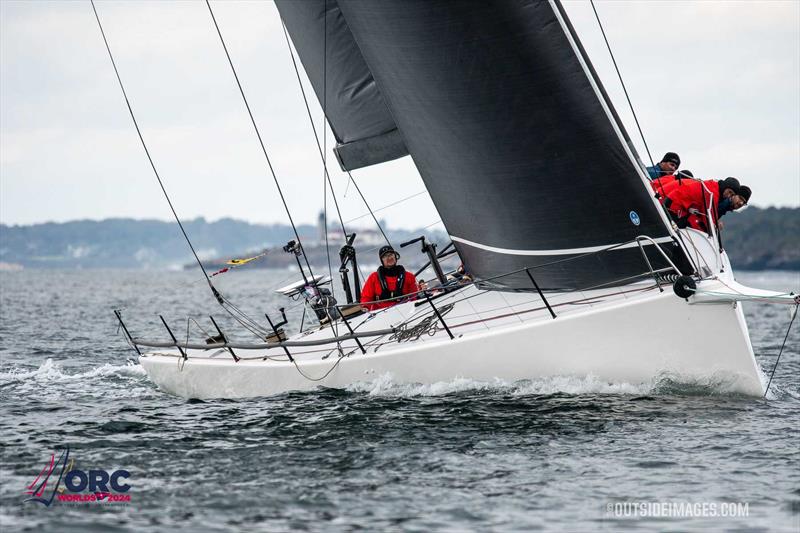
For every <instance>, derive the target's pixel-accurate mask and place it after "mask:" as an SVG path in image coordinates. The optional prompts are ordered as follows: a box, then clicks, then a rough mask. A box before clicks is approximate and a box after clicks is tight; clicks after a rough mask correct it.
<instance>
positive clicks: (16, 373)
mask: <svg viewBox="0 0 800 533" xmlns="http://www.w3.org/2000/svg"><path fill="white" fill-rule="evenodd" d="M109 376H119V377H142V376H145V371H144V368H142V366H141V365H139V364H134V363H128V364H124V365H111V364H108V363H106V364H103V365H100V366H98V367H95V368H92V369H90V370H87V371H85V372H77V373H74V374H71V373H68V372H65V370H64V368H63V367H62V366H61V364H59V363H57V362H55V361H53V360H52V359H49V358H48V359H46V360H45V361H44V363H42V364H41V365H40V366H39V368H37V369H35V370H21V369H18V368H11V369H8V370H7V371H4V372H0V385H5V384H8V383H14V382H26V381H36V382H48V381H76V380H81V379H85V378H95V377H109Z"/></svg>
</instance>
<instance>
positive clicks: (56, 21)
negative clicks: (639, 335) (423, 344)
mask: <svg viewBox="0 0 800 533" xmlns="http://www.w3.org/2000/svg"><path fill="white" fill-rule="evenodd" d="M565 4H566V8H567V11H568V12H569V14H570V17H571V18H572V21H573V23H574V25H575V26H576V29H577V31H578V33H579V35H580V36H581V39H582V40H583V42H584V45H585V46H586V48H587V51H588V53H589V55H590V57H591V59H592V61H593V62H594V64H595V66H596V67H597V70H598V71H599V73H600V76H601V78H602V79H603V82H604V83H605V85H606V88H607V89H608V90H609V92H610V93H611V97H612V99H613V100H614V102H615V104H616V107H617V109H618V111H619V112H620V114H621V115H622V117H623V120H624V121H625V123H626V125H627V127H628V130H629V132H630V134H631V136H635V133H636V129H635V125H634V123H633V119H632V117H631V115H630V112H629V111H628V108H627V104H626V102H625V100H624V95H623V94H622V91H621V89H620V86H619V81H618V80H617V78H616V74H615V73H614V71H613V66H612V64H611V61H610V58H609V56H608V52H607V51H606V49H605V45H604V43H603V41H602V37H601V35H600V31H599V28H598V26H597V23H596V21H595V20H594V15H593V13H592V9H591V6H590V4H589V3H588V2H583V1H568V2H565ZM596 5H597V8H598V11H599V13H600V17H601V19H602V21H603V23H604V26H605V29H606V33H607V35H608V37H609V39H610V41H611V45H612V47H613V49H614V52H615V54H616V58H617V62H618V63H619V66H620V68H621V70H622V74H623V76H624V77H625V82H626V84H627V86H628V90H629V92H630V94H631V97H632V99H633V103H634V105H635V106H636V110H637V113H638V114H639V119H640V121H641V123H642V127H643V129H644V132H645V135H646V138H647V141H648V144H649V145H650V148H651V150H652V151H653V156H654V157H655V158H656V159H659V158H660V156H661V155H663V153H664V152H665V151H667V150H674V151H677V152H679V153H680V155H681V158H682V160H683V162H684V164H683V167H684V168H687V169H691V170H692V171H694V173H695V175H696V176H702V177H709V178H710V177H714V178H720V177H725V176H729V175H734V176H737V177H739V178H740V179H741V181H742V182H743V183H746V184H748V185H750V186H751V187H752V189H753V191H754V192H753V199H752V203H753V204H755V205H759V206H769V205H780V206H797V205H798V204H800V2H798V1H797V0H788V1H772V2H771V1H764V0H758V1H753V2H731V1H685V2H681V1H664V2H659V1H640V2H629V1H618V2H616V1H615V2H611V1H602V0H601V1H598V2H596ZM212 6H213V7H214V10H215V14H216V16H217V20H218V22H219V24H220V27H221V30H222V32H223V35H224V36H225V38H226V41H227V44H228V48H229V50H230V52H231V55H232V57H233V60H234V62H235V64H236V66H237V69H238V73H239V77H240V79H241V81H242V84H243V86H244V88H245V92H246V94H247V95H248V98H249V101H250V105H251V107H252V109H253V112H254V114H255V117H256V120H257V122H258V124H259V127H260V129H261V133H262V136H263V138H264V141H265V143H266V146H267V149H268V151H269V153H270V155H271V157H272V160H273V164H274V166H275V170H276V172H277V175H278V178H279V180H280V181H281V183H282V185H283V187H284V193H285V194H286V196H287V199H288V201H289V204H290V208H291V209H292V212H293V215H294V216H295V219H296V220H297V221H299V222H312V221H313V220H314V219H315V217H316V214H317V213H318V210H319V209H320V206H321V204H322V168H321V162H320V160H319V156H318V154H317V152H316V147H315V144H314V139H313V136H312V132H311V128H310V126H309V123H308V120H307V117H306V112H305V109H304V107H303V102H302V99H301V96H300V92H299V89H298V87H297V81H296V79H295V77H294V71H293V69H292V66H291V61H290V58H289V54H288V51H287V48H286V43H285V41H284V40H283V39H284V38H283V34H282V31H281V28H280V23H279V19H278V14H277V10H276V9H275V6H274V5H273V4H272V3H271V2H236V1H226V2H219V1H217V2H213V3H212ZM97 7H98V11H99V13H100V17H101V19H102V21H103V24H104V26H105V30H106V34H107V36H108V39H109V42H110V45H111V47H112V51H113V52H114V54H115V58H116V60H117V64H118V66H119V68H120V73H121V75H122V78H123V81H124V83H125V84H126V89H127V91H128V94H129V97H130V99H131V103H132V105H133V108H134V112H135V113H136V114H137V119H138V120H139V124H140V126H141V127H142V130H143V134H144V137H145V140H146V141H147V142H148V146H149V148H150V151H151V154H152V156H153V159H154V161H155V163H156V166H157V168H158V169H159V172H160V174H161V176H162V178H163V179H164V182H165V185H166V187H167V190H168V191H169V192H170V194H171V196H172V199H173V202H174V203H175V206H176V208H177V210H178V213H179V215H180V216H181V217H182V218H193V217H197V216H204V217H206V218H207V219H210V220H216V219H219V218H221V217H227V216H230V217H235V218H240V219H245V220H249V221H253V222H285V221H286V216H285V214H284V212H283V208H282V206H281V204H280V201H279V199H278V197H277V194H276V191H275V187H274V185H273V183H272V179H271V177H270V175H269V173H268V170H267V167H266V164H265V162H264V158H263V154H262V153H261V151H260V148H259V146H258V143H257V139H256V137H255V135H254V133H253V130H252V126H251V124H250V122H249V119H248V117H247V114H246V111H245V109H244V106H243V104H242V101H241V97H240V96H239V94H238V90H237V88H236V85H235V82H234V79H233V77H232V75H231V72H230V68H229V66H228V65H227V62H226V59H225V56H224V53H223V50H222V48H221V46H220V43H219V40H218V37H217V36H216V33H215V30H214V28H213V25H212V22H211V19H210V16H209V14H208V10H207V8H206V6H205V4H204V3H202V2H153V1H151V2H123V1H114V2H104V1H99V2H97ZM0 21H1V24H2V27H0V61H1V64H0V134H1V138H0V222H3V223H6V224H29V223H35V222H44V221H65V220H72V219H79V218H90V219H101V218H106V217H123V216H124V217H135V218H158V219H163V220H168V219H170V217H171V214H170V212H169V210H168V206H167V204H166V202H165V200H164V198H163V197H162V195H161V191H160V190H159V188H158V185H157V182H156V181H155V178H154V176H153V173H152V170H151V169H150V167H149V164H148V162H147V159H146V157H145V154H144V152H143V150H142V147H141V145H140V144H139V140H138V138H137V136H136V132H135V130H134V128H133V125H132V123H131V120H130V117H129V115H128V112H127V109H126V108H125V104H124V100H123V98H122V95H121V93H120V90H119V87H118V86H117V82H116V79H115V78H114V73H113V70H112V67H111V64H110V62H109V59H108V55H107V52H106V50H105V48H104V46H103V42H102V39H101V37H100V33H99V30H98V28H97V23H96V22H95V20H94V16H93V14H92V10H91V5H90V4H89V2H88V1H79V2H69V1H57V2H44V1H25V2H17V1H11V0H0ZM312 103H313V105H314V112H315V116H316V120H317V124H318V129H319V125H320V124H321V111H320V110H319V106H318V104H317V103H316V99H314V101H313V102H312ZM332 145H333V140H332V139H331V140H329V141H328V146H329V147H330V146H332ZM637 146H638V147H639V151H640V154H641V156H642V158H643V159H646V158H647V156H646V153H645V151H644V149H643V147H642V144H641V141H637ZM330 161H331V163H332V164H331V166H330V169H331V172H332V179H333V181H334V187H335V189H336V191H337V193H338V195H339V197H340V201H341V204H342V210H343V214H344V218H345V219H346V220H347V219H351V218H356V217H358V216H360V215H362V214H364V213H365V208H364V207H363V204H362V203H361V202H360V200H359V198H358V196H357V195H356V194H355V191H354V190H353V188H352V187H350V188H349V189H347V180H346V177H345V176H344V175H343V174H342V173H341V172H339V169H338V165H337V164H336V162H335V160H334V158H333V156H332V155H331V156H330ZM354 175H355V177H356V179H357V180H358V183H359V185H360V186H361V188H362V190H363V192H364V193H365V195H366V196H367V199H368V200H369V201H370V203H371V204H372V205H373V206H374V207H376V208H377V207H381V206H385V205H387V204H390V203H392V202H394V201H396V200H397V199H399V198H400V197H402V196H404V195H411V194H414V193H417V192H420V191H424V187H423V185H422V181H421V179H420V178H419V176H418V174H417V172H416V169H415V167H414V165H413V163H412V161H411V159H410V158H409V157H406V158H403V159H401V160H398V161H395V162H391V163H386V164H384V165H379V166H377V167H370V168H367V169H362V170H359V171H356V172H354ZM601 176H602V169H598V177H601ZM398 184H402V185H398ZM346 189H347V194H346V197H345V190H346ZM398 191H403V192H402V193H400V194H398ZM380 216H382V217H384V218H386V219H387V220H388V222H389V225H390V226H395V227H397V226H402V227H419V226H424V225H428V224H431V223H433V222H436V221H437V220H438V215H437V214H436V211H435V209H434V208H433V206H432V204H431V202H430V200H429V199H428V198H427V195H426V194H423V195H420V196H417V197H415V198H413V199H412V200H409V201H408V202H405V203H403V204H401V205H399V206H395V207H390V208H387V209H385V210H382V211H381V212H380ZM362 222H363V223H364V225H367V219H362Z"/></svg>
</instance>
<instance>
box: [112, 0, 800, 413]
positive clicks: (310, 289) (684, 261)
mask: <svg viewBox="0 0 800 533" xmlns="http://www.w3.org/2000/svg"><path fill="white" fill-rule="evenodd" d="M276 4H277V7H278V10H279V12H280V15H281V18H282V20H283V22H284V24H285V27H286V29H287V30H288V34H289V35H290V36H291V40H292V42H293V44H294V48H295V49H296V51H297V53H298V55H299V57H300V60H301V63H302V66H303V68H304V69H305V71H306V73H307V75H308V77H309V80H310V81H311V84H312V86H313V88H314V92H315V94H316V96H317V98H318V100H319V101H320V103H321V104H322V106H323V109H324V111H325V115H326V118H327V121H328V124H329V125H330V127H331V129H332V131H333V134H334V136H335V138H336V140H337V145H336V147H335V148H334V149H333V153H334V154H335V157H336V160H337V161H338V164H339V165H340V166H341V168H342V169H343V170H345V171H352V170H355V169H360V168H366V167H369V166H372V165H378V164H381V163H383V162H386V161H389V160H393V159H397V158H400V157H406V156H410V157H411V158H412V159H413V161H414V163H415V165H416V168H417V169H418V171H419V174H420V176H421V177H422V179H423V182H424V184H425V186H426V188H427V190H428V192H429V193H430V196H431V198H432V200H433V202H434V204H435V206H436V208H437V210H438V212H439V213H440V215H441V217H442V222H443V224H444V226H445V228H446V230H447V233H448V234H449V236H450V238H451V240H452V246H451V247H448V248H450V250H448V252H446V253H455V254H457V255H458V256H459V258H460V260H461V262H462V263H463V270H464V271H465V272H466V273H468V277H463V276H457V275H453V274H454V273H450V274H451V275H448V273H447V272H445V271H444V270H443V269H442V267H441V265H440V263H439V260H440V258H441V257H442V255H443V253H442V252H444V250H442V251H440V252H437V251H436V250H435V248H433V247H432V246H431V245H430V244H429V243H426V241H425V240H424V239H422V240H421V241H420V242H421V246H422V250H423V252H424V253H426V254H427V255H428V258H429V264H430V268H431V269H432V271H433V272H434V275H435V277H436V279H437V281H436V282H435V283H432V284H431V286H429V287H428V288H427V289H425V290H420V291H419V292H417V293H415V294H412V295H404V297H403V298H402V299H398V301H397V302H396V305H393V306H391V307H389V308H386V309H381V310H378V311H374V312H366V311H365V310H364V309H362V308H361V306H360V305H359V304H358V302H357V293H358V285H359V280H358V277H357V275H356V276H355V277H354V279H353V280H352V281H353V282H352V284H351V282H350V278H349V277H348V276H349V274H348V272H349V271H350V270H349V269H348V268H346V267H347V265H348V261H352V260H354V257H353V252H352V247H349V248H343V253H342V255H341V257H342V261H343V262H342V269H340V272H341V273H342V281H343V284H344V287H345V290H346V292H347V300H348V301H347V303H342V304H339V303H333V299H332V298H331V296H332V295H331V291H330V290H329V289H328V288H326V284H327V283H330V279H329V278H327V277H323V276H314V275H312V274H311V272H310V268H309V271H308V272H306V270H305V269H304V266H303V263H302V258H303V252H302V245H301V243H299V242H295V241H293V242H290V243H288V244H287V247H286V251H287V253H293V254H295V256H296V257H297V263H298V266H299V269H300V272H301V274H302V279H301V280H298V281H297V282H296V283H293V284H290V285H287V286H286V287H283V288H282V289H280V292H281V294H283V295H285V296H287V297H293V298H302V299H304V301H305V302H306V303H307V305H308V307H309V310H310V311H311V312H312V316H315V317H316V318H317V323H315V325H314V326H313V327H309V328H306V329H305V330H303V331H301V332H299V333H297V334H295V335H287V334H286V333H285V332H284V330H283V329H282V327H284V326H286V322H287V320H286V318H285V315H284V316H283V319H282V320H281V321H280V322H278V321H277V320H276V319H272V318H270V316H269V315H267V317H266V319H267V320H268V325H264V324H263V323H261V322H259V321H256V320H255V319H253V318H251V317H246V316H244V315H243V314H240V315H239V318H240V322H241V323H242V324H243V325H244V326H245V328H246V329H248V330H250V331H251V332H252V333H253V339H254V340H253V341H252V342H237V341H233V340H231V339H230V338H229V335H228V334H227V333H225V332H223V331H222V330H221V329H219V328H218V327H217V323H216V322H215V321H214V320H213V318H212V319H211V320H212V322H213V325H214V326H215V327H216V332H217V334H216V335H213V336H209V338H206V339H203V340H197V341H193V340H189V339H187V340H186V341H179V340H178V339H177V338H176V337H175V335H174V334H173V333H172V331H171V330H170V328H169V326H168V325H167V323H166V322H164V326H165V327H166V330H167V332H168V333H169V338H167V339H166V340H148V339H142V338H139V337H137V336H134V335H133V334H132V333H131V332H130V331H129V330H128V328H127V327H126V325H125V323H124V322H123V321H122V316H121V314H120V313H117V318H118V319H119V321H120V324H121V326H122V328H123V329H124V332H125V335H126V337H127V340H128V341H129V342H130V343H131V345H132V346H133V347H134V349H135V350H136V351H137V352H138V354H139V361H140V363H141V365H142V366H143V367H144V369H145V370H146V372H147V375H148V376H149V377H150V379H151V380H152V381H153V382H154V383H155V384H156V385H157V386H158V387H159V388H160V389H162V390H164V391H166V392H168V393H171V394H175V395H178V396H182V397H186V398H240V397H255V396H264V395H272V394H278V393H282V392H286V391H294V390H310V389H314V388H316V387H319V386H325V387H347V386H348V385H351V384H354V383H357V382H363V381H370V380H374V379H377V378H379V377H382V376H387V375H388V376H390V377H391V379H392V380H393V381H395V382H397V383H435V382H440V381H451V380H453V379H455V378H468V379H473V380H478V381H493V380H496V379H500V380H504V381H508V382H515V381H518V380H525V379H534V378H543V377H549V376H579V377H584V376H594V377H596V378H597V379H599V380H604V381H608V382H626V383H649V382H653V381H654V380H657V379H661V378H664V377H667V378H669V379H672V380H676V381H687V382H692V383H696V382H701V383H704V382H708V381H709V380H714V381H724V382H725V383H726V385H727V389H728V390H731V391H737V392H741V393H744V394H749V395H762V394H763V393H764V383H763V382H762V374H761V372H760V369H759V366H758V364H757V362H756V360H755V357H754V354H753V348H752V346H751V343H750V339H749V334H748V330H747V323H746V321H745V318H744V314H743V312H742V306H741V302H742V301H745V300H754V299H757V300H760V301H770V302H775V303H782V304H790V305H796V304H797V303H798V300H797V298H796V297H795V296H794V295H792V294H781V293H776V292H773V291H761V290H756V289H752V288H748V287H744V286H741V285H739V284H738V283H737V282H736V280H735V278H734V273H733V270H732V268H731V265H730V262H729V260H728V257H727V254H726V253H725V251H724V249H723V247H722V244H721V240H720V236H719V234H718V233H717V231H716V229H715V228H709V232H708V233H706V232H701V231H697V230H694V229H679V228H678V227H677V226H676V225H675V224H674V223H673V222H672V221H671V220H670V218H669V217H668V216H667V215H666V213H665V212H664V210H663V208H662V206H661V205H660V204H659V202H658V201H657V199H656V198H655V197H654V195H653V191H652V189H651V187H650V183H649V180H648V178H647V176H646V173H645V172H646V171H645V166H644V164H643V163H642V161H641V158H640V157H639V155H638V153H637V151H636V149H635V148H634V145H633V143H632V141H631V139H630V137H629V135H628V134H627V132H626V130H625V127H624V126H623V124H622V122H621V120H620V118H619V116H618V115H617V112H616V111H615V108H614V106H613V104H612V102H611V100H610V99H609V97H608V94H607V93H606V91H605V89H604V87H603V84H602V83H601V81H600V79H599V77H598V76H597V73H596V72H595V70H594V68H593V66H592V63H591V61H590V60H589V57H588V56H587V54H586V51H585V50H584V48H583V47H582V45H581V42H580V39H579V38H578V35H577V34H576V32H575V29H574V28H573V27H572V25H571V23H570V20H569V18H568V17H567V13H566V12H565V10H564V8H563V6H562V5H561V3H560V1H559V0H549V1H526V0H502V1H496V2H461V3H453V2H448V1H438V0H433V1H412V2H364V1H360V0H307V1H302V2H298V1H291V0H277V1H276ZM209 9H210V6H209ZM212 15H213V13H212ZM98 22H99V20H98ZM220 37H221V34H220ZM223 44H224V43H223ZM226 51H227V50H226ZM109 53H110V49H109ZM112 61H113V57H112ZM231 66H233V65H232V64H231ZM234 73H235V71H234ZM237 81H238V78H237ZM120 84H121V81H120ZM123 91H124V88H123ZM243 96H244V94H243ZM134 121H135V119H134ZM137 127H138V126H137ZM143 142H144V141H143ZM265 155H266V151H265ZM708 215H709V217H710V213H708ZM176 218H177V215H176ZM179 222H180V221H179ZM187 240H188V238H187ZM351 244H352V238H351V240H350V241H349V242H348V246H349V245H351ZM415 244H416V243H415ZM198 261H199V260H198ZM349 264H350V265H351V266H352V263H349ZM201 266H202V265H201ZM352 270H353V273H354V274H355V273H356V272H357V268H353V269H352ZM209 285H211V283H210V282H209ZM212 291H213V292H214V295H215V297H216V298H217V300H218V301H219V302H220V304H221V305H223V307H224V308H226V310H228V311H229V312H234V311H232V310H231V309H235V310H236V312H237V313H239V311H238V309H236V308H235V307H231V306H228V307H225V304H226V303H229V302H228V301H227V300H225V298H224V296H222V295H220V294H219V293H218V292H217V291H216V289H215V288H214V287H213V286H212ZM352 291H355V292H356V298H354V297H353V295H352ZM273 315H274V313H273Z"/></svg>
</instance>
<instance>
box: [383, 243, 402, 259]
mask: <svg viewBox="0 0 800 533" xmlns="http://www.w3.org/2000/svg"><path fill="white" fill-rule="evenodd" d="M388 254H394V257H395V259H400V254H398V253H397V252H395V251H394V248H392V247H391V246H381V249H380V250H378V259H380V260H383V256H385V255H388Z"/></svg>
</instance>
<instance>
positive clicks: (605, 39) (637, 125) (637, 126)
mask: <svg viewBox="0 0 800 533" xmlns="http://www.w3.org/2000/svg"><path fill="white" fill-rule="evenodd" d="M589 3H590V4H592V11H594V17H595V18H596V19H597V25H598V26H600V32H601V33H602V34H603V40H604V41H605V42H606V48H608V53H609V55H610V56H611V61H612V62H613V63H614V69H615V70H616V71H617V77H618V78H619V82H620V84H621V85H622V90H623V91H624V92H625V98H626V99H627V100H628V107H630V109H631V113H632V114H633V120H635V121H636V128H637V129H638V130H639V135H640V136H641V138H642V142H643V143H644V149H645V150H647V157H648V158H649V159H650V166H655V163H654V162H653V156H652V155H651V154H650V148H649V147H648V146H647V141H646V140H645V138H644V133H643V132H642V127H641V126H640V125H639V118H638V117H637V116H636V111H635V110H634V109H633V103H632V102H631V97H630V96H629V95H628V89H627V88H626V87H625V82H624V81H622V74H621V73H620V71H619V67H618V66H617V60H616V59H615V58H614V52H612V51H611V45H610V44H609V43H608V38H607V37H606V31H605V30H604V29H603V23H602V22H600V16H599V15H598V14H597V9H596V8H595V6H594V0H589Z"/></svg>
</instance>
